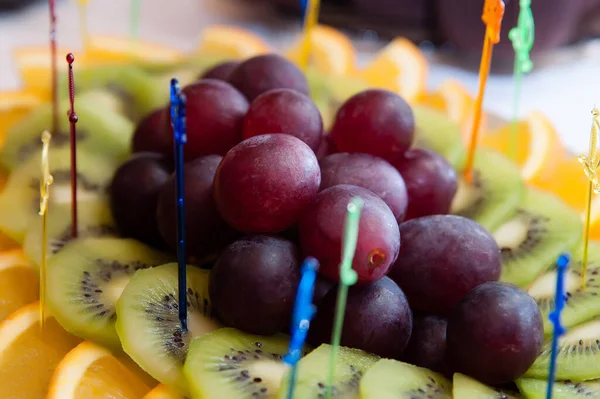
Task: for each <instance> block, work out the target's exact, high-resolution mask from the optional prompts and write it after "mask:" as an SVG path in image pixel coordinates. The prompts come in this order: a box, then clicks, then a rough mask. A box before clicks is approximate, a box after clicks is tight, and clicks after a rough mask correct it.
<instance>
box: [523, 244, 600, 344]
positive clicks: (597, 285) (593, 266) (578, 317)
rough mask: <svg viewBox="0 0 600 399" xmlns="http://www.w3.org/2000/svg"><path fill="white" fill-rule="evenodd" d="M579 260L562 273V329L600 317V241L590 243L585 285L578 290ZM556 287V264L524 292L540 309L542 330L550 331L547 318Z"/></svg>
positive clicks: (579, 286) (546, 332)
mask: <svg viewBox="0 0 600 399" xmlns="http://www.w3.org/2000/svg"><path fill="white" fill-rule="evenodd" d="M581 269H582V265H581V261H580V260H579V261H577V260H574V261H572V262H571V264H570V267H569V269H568V270H567V271H566V273H565V290H566V292H567V294H566V295H567V298H566V303H565V307H564V309H563V311H562V313H561V322H562V324H563V326H565V327H566V328H570V327H574V326H577V325H578V324H581V323H583V322H586V321H588V320H591V319H593V318H595V317H597V316H600V244H599V243H597V242H590V248H589V257H588V271H587V283H586V288H585V289H582V284H581V279H582V270H581ZM555 289H556V266H553V267H551V269H550V270H549V271H548V272H547V273H546V274H544V275H543V276H541V277H540V278H538V279H537V280H536V281H535V282H534V283H533V285H532V286H531V287H530V288H529V290H528V292H529V295H531V296H532V297H533V298H534V299H535V301H536V302H537V304H538V306H539V307H540V310H541V311H542V315H543V320H544V332H545V334H546V335H550V334H552V324H551V323H550V321H549V319H548V315H549V314H550V312H552V311H553V310H554V295H555Z"/></svg>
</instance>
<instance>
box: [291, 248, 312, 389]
mask: <svg viewBox="0 0 600 399" xmlns="http://www.w3.org/2000/svg"><path fill="white" fill-rule="evenodd" d="M318 268H319V262H317V260H316V259H315V258H311V257H308V258H306V260H304V263H303V264H302V267H301V269H300V273H301V277H300V284H298V292H297V293H296V302H295V304H294V313H293V315H292V328H291V331H290V333H291V339H290V347H289V351H288V353H287V354H286V355H285V356H284V357H283V362H284V363H286V364H288V365H289V366H291V367H292V369H291V371H290V380H289V384H288V394H287V398H288V399H293V397H294V389H295V388H296V376H297V365H298V361H299V360H300V358H301V357H302V348H303V347H304V342H305V341H306V336H307V335H308V329H309V328H310V321H311V320H312V318H313V317H314V315H315V312H316V309H315V307H314V305H313V296H314V293H315V281H316V279H317V269H318Z"/></svg>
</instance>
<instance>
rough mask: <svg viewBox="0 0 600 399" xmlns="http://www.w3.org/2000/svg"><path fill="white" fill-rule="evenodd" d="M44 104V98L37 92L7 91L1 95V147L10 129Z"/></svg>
mask: <svg viewBox="0 0 600 399" xmlns="http://www.w3.org/2000/svg"><path fill="white" fill-rule="evenodd" d="M42 102H43V101H42V98H41V97H40V96H39V95H38V94H36V93H35V92H28V91H8V92H6V91H5V92H2V93H0V147H2V144H3V143H4V138H5V136H6V132H7V131H8V129H9V128H10V127H11V126H12V125H14V124H15V123H17V122H18V121H20V120H21V119H23V117H25V115H27V114H28V113H29V112H30V111H31V109H32V108H34V107H36V106H38V105H40V104H42Z"/></svg>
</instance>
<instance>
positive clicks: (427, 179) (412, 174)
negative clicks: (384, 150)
mask: <svg viewBox="0 0 600 399" xmlns="http://www.w3.org/2000/svg"><path fill="white" fill-rule="evenodd" d="M396 167H397V168H398V171H399V172H400V174H401V175H402V177H403V178H404V182H405V183H406V190H407V191H408V209H407V211H406V220H408V219H414V218H418V217H421V216H427V215H438V214H447V213H448V212H450V205H451V204H452V199H453V198H454V195H455V194H456V189H457V183H456V172H454V169H453V168H452V166H450V164H449V163H448V162H447V161H446V160H445V159H444V157H442V156H441V155H439V154H436V153H435V152H433V151H429V150H424V149H421V148H413V149H411V150H409V151H407V152H406V153H405V154H404V157H403V158H402V160H401V161H400V162H398V163H396Z"/></svg>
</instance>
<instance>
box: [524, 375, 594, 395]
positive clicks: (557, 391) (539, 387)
mask: <svg viewBox="0 0 600 399" xmlns="http://www.w3.org/2000/svg"><path fill="white" fill-rule="evenodd" d="M517 386H518V387H519V390H520V391H521V393H522V394H523V395H524V396H525V397H526V398H527V399H546V398H547V396H546V391H547V390H548V381H547V380H538V379H534V378H521V379H518V380H517ZM552 398H553V399H578V398H581V399H584V398H585V399H599V398H600V381H584V382H572V381H556V382H554V385H553V387H552Z"/></svg>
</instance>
